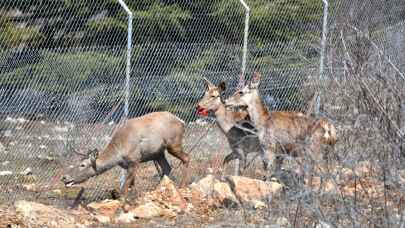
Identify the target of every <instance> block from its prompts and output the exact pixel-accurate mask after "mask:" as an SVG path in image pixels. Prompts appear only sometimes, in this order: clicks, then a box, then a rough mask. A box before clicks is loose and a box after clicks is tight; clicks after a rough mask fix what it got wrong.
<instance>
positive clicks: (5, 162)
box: [1, 161, 10, 166]
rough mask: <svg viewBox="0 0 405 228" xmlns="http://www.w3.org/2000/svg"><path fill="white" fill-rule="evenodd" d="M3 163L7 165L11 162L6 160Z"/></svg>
mask: <svg viewBox="0 0 405 228" xmlns="http://www.w3.org/2000/svg"><path fill="white" fill-rule="evenodd" d="M1 164H2V165H4V166H6V165H8V164H10V161H4V162H2V163H1Z"/></svg>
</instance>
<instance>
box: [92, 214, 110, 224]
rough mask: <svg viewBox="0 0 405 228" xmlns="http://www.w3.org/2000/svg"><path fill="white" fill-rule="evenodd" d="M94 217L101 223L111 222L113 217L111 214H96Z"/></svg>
mask: <svg viewBox="0 0 405 228" xmlns="http://www.w3.org/2000/svg"><path fill="white" fill-rule="evenodd" d="M94 218H95V219H96V220H97V221H98V222H100V223H110V222H111V219H110V217H109V216H105V215H95V216H94Z"/></svg>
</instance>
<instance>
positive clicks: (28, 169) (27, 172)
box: [20, 167, 32, 175]
mask: <svg viewBox="0 0 405 228" xmlns="http://www.w3.org/2000/svg"><path fill="white" fill-rule="evenodd" d="M20 174H21V175H31V174H32V169H31V168H30V167H28V168H26V169H25V170H24V171H22V172H21V173H20Z"/></svg>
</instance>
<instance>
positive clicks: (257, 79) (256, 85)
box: [249, 72, 262, 89]
mask: <svg viewBox="0 0 405 228" xmlns="http://www.w3.org/2000/svg"><path fill="white" fill-rule="evenodd" d="M261 78H262V75H261V74H260V73H258V72H255V73H254V74H253V78H252V80H251V81H250V85H249V87H250V88H251V89H257V88H259V85H260V80H261Z"/></svg>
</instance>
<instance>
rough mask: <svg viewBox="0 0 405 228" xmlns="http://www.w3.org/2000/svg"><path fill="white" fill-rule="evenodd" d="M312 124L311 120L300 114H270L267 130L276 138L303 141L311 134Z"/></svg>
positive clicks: (313, 121) (312, 120)
mask: <svg viewBox="0 0 405 228" xmlns="http://www.w3.org/2000/svg"><path fill="white" fill-rule="evenodd" d="M314 123H315V120H314V119H313V118H311V117H308V116H305V115H304V114H302V113H300V112H271V114H270V119H269V121H268V122H267V128H268V130H270V131H272V134H274V135H276V136H277V135H280V137H281V136H283V137H287V136H288V137H289V138H292V139H302V140H303V139H305V137H307V136H308V135H309V134H311V127H312V126H313V125H314Z"/></svg>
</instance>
